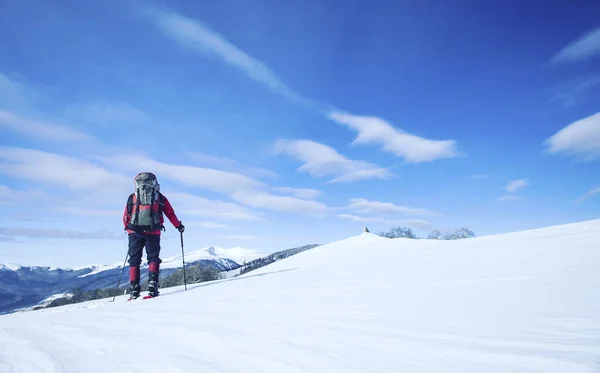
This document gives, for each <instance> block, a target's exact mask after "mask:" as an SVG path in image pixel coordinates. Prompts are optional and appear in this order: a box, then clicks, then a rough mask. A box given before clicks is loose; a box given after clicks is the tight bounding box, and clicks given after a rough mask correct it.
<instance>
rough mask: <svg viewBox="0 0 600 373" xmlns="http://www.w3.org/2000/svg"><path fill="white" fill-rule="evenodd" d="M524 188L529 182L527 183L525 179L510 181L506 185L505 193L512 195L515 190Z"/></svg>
mask: <svg viewBox="0 0 600 373" xmlns="http://www.w3.org/2000/svg"><path fill="white" fill-rule="evenodd" d="M526 186H529V182H528V181H527V179H519V180H510V181H508V183H507V184H506V191H507V192H511V193H512V192H515V191H516V190H517V189H520V188H524V187H526Z"/></svg>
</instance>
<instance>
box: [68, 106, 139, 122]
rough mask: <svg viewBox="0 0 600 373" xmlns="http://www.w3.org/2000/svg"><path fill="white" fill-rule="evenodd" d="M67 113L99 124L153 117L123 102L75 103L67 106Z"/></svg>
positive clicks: (135, 120) (136, 120)
mask: <svg viewBox="0 0 600 373" xmlns="http://www.w3.org/2000/svg"><path fill="white" fill-rule="evenodd" d="M66 113H67V115H70V116H73V117H74V118H77V119H81V120H83V121H85V122H88V123H94V124H99V125H107V124H108V125H110V124H123V123H127V124H128V125H131V124H132V123H138V122H144V121H148V120H150V119H151V116H150V115H149V114H147V113H145V112H143V111H142V110H140V109H137V108H135V107H133V106H131V105H129V104H126V103H123V102H111V103H109V102H98V103H86V104H80V105H74V106H69V107H67V109H66Z"/></svg>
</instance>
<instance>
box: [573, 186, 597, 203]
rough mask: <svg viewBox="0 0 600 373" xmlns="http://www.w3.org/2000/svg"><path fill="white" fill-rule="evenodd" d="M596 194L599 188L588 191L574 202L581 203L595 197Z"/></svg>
mask: <svg viewBox="0 0 600 373" xmlns="http://www.w3.org/2000/svg"><path fill="white" fill-rule="evenodd" d="M596 194H600V187H596V188H593V189H590V190H589V191H587V192H586V193H585V194H584V195H582V196H581V197H579V198H577V199H576V200H575V203H581V202H583V201H585V200H586V199H589V198H591V197H593V196H595V195H596Z"/></svg>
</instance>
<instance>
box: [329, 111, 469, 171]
mask: <svg viewBox="0 0 600 373" xmlns="http://www.w3.org/2000/svg"><path fill="white" fill-rule="evenodd" d="M329 118H330V119H332V120H334V121H335V122H338V123H340V124H342V125H345V126H347V127H350V128H351V129H353V130H354V131H356V132H358V136H357V137H356V139H355V140H354V143H357V144H361V143H366V144H368V143H375V144H379V145H381V146H382V147H383V149H384V150H385V151H387V152H390V153H392V154H395V155H396V156H398V157H401V158H404V160H405V161H406V162H409V163H420V162H430V161H434V160H437V159H442V158H454V157H457V156H459V152H458V150H457V148H456V141H454V140H429V139H426V138H423V137H419V136H416V135H412V134H409V133H406V132H404V131H402V130H399V129H397V128H395V127H394V126H392V125H391V124H390V123H388V122H386V121H385V120H383V119H381V118H378V117H371V116H358V115H352V114H348V113H343V112H339V111H332V112H331V113H330V114H329Z"/></svg>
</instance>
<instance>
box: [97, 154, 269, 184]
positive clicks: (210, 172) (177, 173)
mask: <svg viewBox="0 0 600 373" xmlns="http://www.w3.org/2000/svg"><path fill="white" fill-rule="evenodd" d="M98 159H99V160H101V161H103V162H105V163H106V164H109V165H111V166H113V167H116V168H121V169H126V170H128V171H131V172H136V171H137V170H139V169H147V170H154V173H155V174H156V175H157V177H158V176H159V175H160V176H161V177H163V178H168V179H171V180H174V181H177V182H179V183H181V184H184V185H186V186H195V187H201V188H205V189H208V190H210V191H214V192H219V193H232V192H235V191H237V190H240V189H253V188H263V187H266V184H264V183H262V182H259V181H257V180H254V179H252V178H250V177H248V176H245V175H242V174H239V173H235V172H228V171H222V170H218V169H214V168H208V167H194V166H188V165H179V164H169V163H164V162H160V161H156V160H154V159H152V158H149V157H146V156H143V155H140V154H121V155H114V156H110V157H101V158H98Z"/></svg>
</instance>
